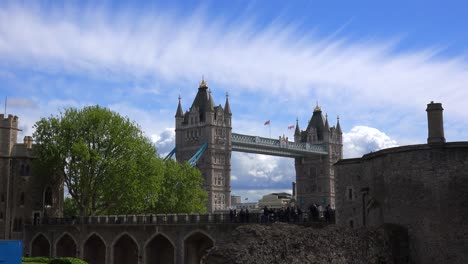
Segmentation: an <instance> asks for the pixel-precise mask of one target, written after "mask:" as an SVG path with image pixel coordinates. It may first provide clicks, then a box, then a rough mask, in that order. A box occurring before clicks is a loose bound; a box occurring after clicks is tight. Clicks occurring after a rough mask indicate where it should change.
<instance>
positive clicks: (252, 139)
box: [231, 133, 328, 154]
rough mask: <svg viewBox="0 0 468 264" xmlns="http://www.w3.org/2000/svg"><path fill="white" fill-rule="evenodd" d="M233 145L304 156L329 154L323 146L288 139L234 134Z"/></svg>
mask: <svg viewBox="0 0 468 264" xmlns="http://www.w3.org/2000/svg"><path fill="white" fill-rule="evenodd" d="M231 139H232V144H233V147H235V146H236V145H239V146H241V145H243V146H246V145H248V146H251V147H260V148H261V147H267V148H271V149H278V150H279V151H282V152H284V151H288V150H289V151H295V152H298V153H303V154H307V153H309V154H327V153H328V152H327V149H326V147H325V145H323V144H310V143H299V142H291V141H288V140H287V139H286V138H285V139H284V140H283V139H282V140H280V139H272V138H264V137H257V136H249V135H243V134H237V133H232V137H231Z"/></svg>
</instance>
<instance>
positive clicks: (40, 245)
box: [31, 234, 50, 257]
mask: <svg viewBox="0 0 468 264" xmlns="http://www.w3.org/2000/svg"><path fill="white" fill-rule="evenodd" d="M31 256H32V257H49V256H50V243H49V240H47V238H46V237H45V236H44V235H43V234H40V235H38V236H37V237H36V238H34V240H33V241H32V243H31Z"/></svg>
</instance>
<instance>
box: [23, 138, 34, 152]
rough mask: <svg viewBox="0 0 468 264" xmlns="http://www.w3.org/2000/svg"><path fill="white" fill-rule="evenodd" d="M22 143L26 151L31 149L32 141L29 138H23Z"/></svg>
mask: <svg viewBox="0 0 468 264" xmlns="http://www.w3.org/2000/svg"><path fill="white" fill-rule="evenodd" d="M23 141H24V145H26V148H27V149H32V145H33V139H32V137H31V136H25V137H24V140H23Z"/></svg>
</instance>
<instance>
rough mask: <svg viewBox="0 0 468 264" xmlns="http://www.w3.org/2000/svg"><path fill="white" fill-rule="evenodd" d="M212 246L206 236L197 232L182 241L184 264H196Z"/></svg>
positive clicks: (211, 241)
mask: <svg viewBox="0 0 468 264" xmlns="http://www.w3.org/2000/svg"><path fill="white" fill-rule="evenodd" d="M213 245H214V242H213V240H211V239H210V238H209V237H208V236H207V235H205V234H203V233H200V232H197V233H194V234H192V235H191V236H189V237H188V238H187V239H185V241H184V248H185V253H184V254H185V257H184V260H185V261H184V263H186V264H198V263H200V260H201V258H202V257H203V255H204V254H205V253H206V251H207V250H208V249H210V248H212V247H213Z"/></svg>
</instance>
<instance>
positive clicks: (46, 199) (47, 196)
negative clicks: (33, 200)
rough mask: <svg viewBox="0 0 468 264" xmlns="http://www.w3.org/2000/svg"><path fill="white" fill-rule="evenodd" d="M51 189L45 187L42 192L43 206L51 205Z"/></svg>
mask: <svg viewBox="0 0 468 264" xmlns="http://www.w3.org/2000/svg"><path fill="white" fill-rule="evenodd" d="M52 205H53V203H52V189H51V188H50V187H47V188H46V190H45V192H44V206H52Z"/></svg>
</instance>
